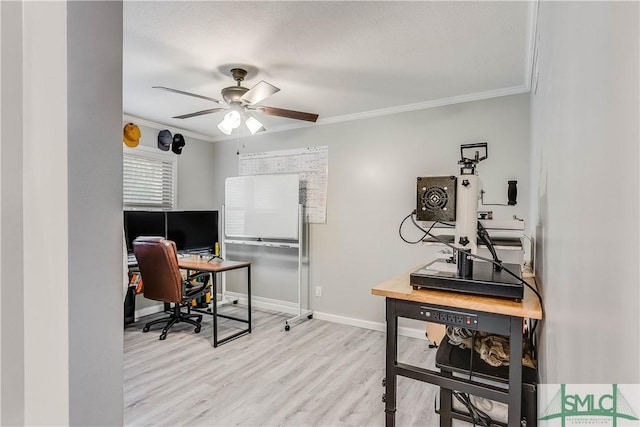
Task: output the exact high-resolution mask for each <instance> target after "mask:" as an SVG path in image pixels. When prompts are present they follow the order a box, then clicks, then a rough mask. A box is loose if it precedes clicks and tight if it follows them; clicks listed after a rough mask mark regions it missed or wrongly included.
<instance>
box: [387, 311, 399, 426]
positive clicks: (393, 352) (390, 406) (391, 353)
mask: <svg viewBox="0 0 640 427" xmlns="http://www.w3.org/2000/svg"><path fill="white" fill-rule="evenodd" d="M386 302H387V315H386V316H387V369H386V377H385V378H386V379H385V399H384V402H385V405H384V412H385V418H384V425H385V426H386V427H394V426H395V425H396V390H397V384H396V380H397V378H398V377H397V372H396V365H397V360H396V359H397V357H398V317H397V316H396V303H395V300H394V299H392V298H386Z"/></svg>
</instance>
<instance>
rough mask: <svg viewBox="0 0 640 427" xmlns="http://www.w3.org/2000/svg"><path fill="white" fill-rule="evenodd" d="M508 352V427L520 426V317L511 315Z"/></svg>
mask: <svg viewBox="0 0 640 427" xmlns="http://www.w3.org/2000/svg"><path fill="white" fill-rule="evenodd" d="M509 345H510V347H511V349H510V353H509V427H519V426H520V417H521V412H520V407H521V405H522V318H520V317H515V316H512V317H511V334H510V337H509Z"/></svg>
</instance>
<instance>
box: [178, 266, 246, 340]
mask: <svg viewBox="0 0 640 427" xmlns="http://www.w3.org/2000/svg"><path fill="white" fill-rule="evenodd" d="M178 266H179V267H180V268H182V269H185V270H191V271H198V272H205V273H210V274H211V303H212V305H213V307H212V311H213V346H214V347H217V346H219V345H220V344H224V343H225V342H227V341H231V340H232V339H235V338H238V337H240V336H242V335H245V334H250V333H251V263H250V262H241V261H220V262H207V261H204V260H199V259H192V258H178ZM238 268H246V269H247V319H246V320H245V319H240V318H237V317H233V316H228V315H226V314H218V303H217V301H216V299H217V290H216V273H222V272H224V271H230V270H236V269H238ZM194 311H198V310H194ZM209 314H211V313H209ZM218 316H219V317H223V318H225V319H231V320H235V321H238V322H243V323H247V328H246V329H243V330H241V331H239V332H235V333H233V334H231V335H229V336H226V337H224V338H221V339H218Z"/></svg>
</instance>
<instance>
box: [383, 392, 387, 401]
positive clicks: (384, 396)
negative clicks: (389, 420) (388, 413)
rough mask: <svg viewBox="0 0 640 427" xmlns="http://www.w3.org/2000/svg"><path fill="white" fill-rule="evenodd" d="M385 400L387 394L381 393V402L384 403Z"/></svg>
mask: <svg viewBox="0 0 640 427" xmlns="http://www.w3.org/2000/svg"><path fill="white" fill-rule="evenodd" d="M386 402H387V395H386V394H383V395H382V403H386Z"/></svg>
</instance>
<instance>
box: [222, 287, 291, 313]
mask: <svg viewBox="0 0 640 427" xmlns="http://www.w3.org/2000/svg"><path fill="white" fill-rule="evenodd" d="M226 295H227V298H231V299H233V298H237V299H238V301H239V302H240V303H241V304H246V303H247V294H241V293H238V292H229V291H227V292H226ZM251 305H252V306H253V307H255V308H261V309H263V310H273V311H278V312H280V313H286V314H292V315H294V316H295V315H297V314H298V304H296V303H295V302H290V301H282V300H277V299H272V298H265V297H257V296H252V297H251Z"/></svg>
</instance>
